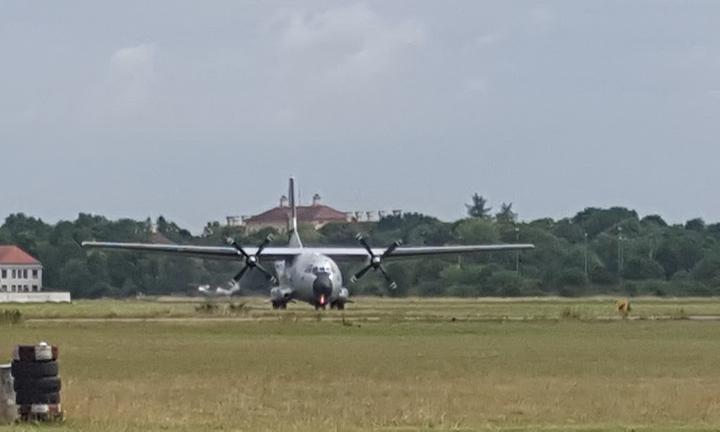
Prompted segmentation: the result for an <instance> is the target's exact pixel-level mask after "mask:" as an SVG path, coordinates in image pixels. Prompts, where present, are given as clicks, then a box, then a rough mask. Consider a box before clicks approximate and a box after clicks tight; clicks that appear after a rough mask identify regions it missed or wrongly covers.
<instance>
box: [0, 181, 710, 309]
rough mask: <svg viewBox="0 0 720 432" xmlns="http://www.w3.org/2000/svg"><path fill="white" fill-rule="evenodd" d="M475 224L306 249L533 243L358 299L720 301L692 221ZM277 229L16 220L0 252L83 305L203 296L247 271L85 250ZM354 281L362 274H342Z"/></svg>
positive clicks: (256, 285)
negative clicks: (23, 256)
mask: <svg viewBox="0 0 720 432" xmlns="http://www.w3.org/2000/svg"><path fill="white" fill-rule="evenodd" d="M466 206H467V213H468V217H467V218H464V219H461V220H458V221H455V222H443V221H440V220H438V219H437V218H434V217H432V216H428V215H423V214H419V213H406V214H403V215H392V216H387V217H384V218H382V219H381V220H380V221H378V222H362V223H340V224H328V225H326V226H324V227H323V228H321V229H320V230H317V231H316V230H315V229H313V228H312V227H310V226H303V225H301V226H300V231H301V236H302V238H303V241H304V242H305V243H306V244H308V245H338V246H355V245H357V241H356V240H355V236H356V234H357V233H359V232H360V233H363V234H364V235H365V236H366V237H367V238H368V239H369V240H370V242H371V243H372V245H373V246H374V247H382V246H386V245H389V244H390V243H392V242H393V241H395V240H401V241H402V242H403V244H405V245H417V246H423V245H428V246H430V245H436V246H439V245H452V244H459V245H461V244H477V243H513V242H521V243H533V244H535V246H536V248H535V249H534V250H530V251H523V252H521V253H515V252H494V253H485V254H473V255H465V256H462V257H433V258H423V259H413V260H407V261H392V262H388V264H387V266H386V268H387V270H388V272H389V273H390V274H391V276H392V277H393V278H394V279H395V280H396V282H397V284H398V289H396V290H392V291H391V290H388V289H387V287H386V283H385V281H384V279H382V278H381V277H379V276H375V275H368V276H366V277H365V278H363V279H361V281H360V282H359V283H357V284H356V285H352V286H350V290H351V293H353V294H355V295H360V294H362V295H391V296H405V295H418V296H467V297H477V296H529V295H532V296H543V295H562V296H580V295H593V294H616V293H617V294H623V295H656V296H710V295H720V224H719V223H715V224H706V223H705V222H704V221H703V220H702V219H692V220H689V221H687V222H686V223H684V224H668V223H666V222H665V221H664V220H663V218H662V217H660V216H658V215H650V216H645V217H642V218H640V217H639V216H638V214H637V212H635V211H634V210H630V209H627V208H623V207H612V208H587V209H585V210H583V211H581V212H579V213H577V214H576V215H574V216H572V217H568V218H563V219H560V220H554V219H551V218H544V219H537V220H533V221H529V222H523V221H519V220H518V217H517V214H516V213H515V212H514V211H513V209H512V204H502V205H501V206H500V208H499V209H498V210H497V211H496V212H495V213H493V212H492V209H491V208H490V207H488V205H487V201H486V200H485V198H483V197H482V196H480V195H478V194H475V195H474V196H473V197H472V201H471V203H469V204H467V205H466ZM267 234H273V235H274V237H275V241H274V243H275V244H277V245H282V244H284V242H285V239H284V236H283V235H281V234H279V233H277V232H274V230H272V229H269V228H268V229H263V230H260V231H257V232H248V231H246V230H245V229H244V228H243V227H229V226H226V225H223V224H220V223H219V222H210V223H208V224H207V225H206V227H205V229H204V230H203V233H202V234H200V235H197V236H196V235H193V234H192V233H190V231H188V230H186V229H183V228H181V227H179V226H178V225H177V224H175V223H174V222H172V221H168V220H166V219H165V218H164V217H159V218H158V219H157V220H155V221H150V220H144V221H136V220H130V219H120V220H109V219H107V218H105V217H102V216H97V215H91V214H84V213H81V214H79V215H78V217H77V218H76V219H75V220H74V221H61V222H58V223H56V224H48V223H45V222H43V221H42V220H41V219H38V218H35V217H31V216H27V215H24V214H22V213H18V214H11V215H10V216H8V217H7V218H6V219H5V221H4V223H3V225H2V226H1V227H0V244H16V245H18V246H20V247H22V248H23V249H25V250H26V251H28V252H29V253H30V254H32V255H33V256H35V257H37V258H38V259H39V260H40V261H41V262H42V263H43V265H44V268H45V272H44V285H45V286H46V287H48V288H50V289H59V290H69V291H70V292H71V293H72V294H73V296H74V297H80V298H83V297H86V298H95V297H103V296H109V297H126V296H133V295H137V294H148V295H154V294H183V293H194V292H195V291H196V290H195V288H196V287H197V286H198V285H200V284H211V285H223V284H225V283H227V281H228V280H229V279H230V278H231V277H232V275H233V274H234V273H236V272H237V271H238V269H239V267H240V266H241V263H240V262H227V261H212V260H199V259H191V258H180V257H171V256H165V255H153V254H141V253H135V252H105V251H99V250H93V251H86V250H83V249H81V248H80V247H79V245H78V242H81V241H83V240H98V241H130V242H151V241H158V236H161V238H162V239H168V240H170V241H172V242H175V243H182V244H196V245H222V244H225V239H226V238H227V237H233V238H235V239H237V240H238V241H239V242H240V243H242V244H249V245H254V244H258V243H260V242H261V241H262V239H264V238H265V236H266V235H267ZM339 264H340V266H341V268H342V270H343V272H344V275H345V278H346V280H348V279H349V277H350V275H351V274H352V272H354V271H357V270H358V269H359V268H360V267H361V264H360V263H354V264H353V263H342V262H341V263H339ZM242 287H243V290H244V291H246V292H257V293H267V290H268V288H269V287H268V286H267V283H266V281H265V280H264V278H262V277H261V276H260V275H257V274H253V273H251V274H250V275H249V276H246V277H245V278H244V279H243V281H242Z"/></svg>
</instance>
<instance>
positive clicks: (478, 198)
mask: <svg viewBox="0 0 720 432" xmlns="http://www.w3.org/2000/svg"><path fill="white" fill-rule="evenodd" d="M465 208H466V209H467V214H468V216H470V217H473V218H487V217H489V215H490V212H491V211H492V207H488V206H487V200H486V199H485V197H483V196H482V195H479V194H477V193H474V194H473V196H472V203H470V204H465Z"/></svg>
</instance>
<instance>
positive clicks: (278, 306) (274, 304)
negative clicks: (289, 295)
mask: <svg viewBox="0 0 720 432" xmlns="http://www.w3.org/2000/svg"><path fill="white" fill-rule="evenodd" d="M272 308H273V309H276V310H277V309H287V302H283V301H274V302H272Z"/></svg>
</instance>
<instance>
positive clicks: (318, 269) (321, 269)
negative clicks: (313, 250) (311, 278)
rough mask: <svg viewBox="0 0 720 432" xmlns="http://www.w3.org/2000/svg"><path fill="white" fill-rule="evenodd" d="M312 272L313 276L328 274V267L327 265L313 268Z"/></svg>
mask: <svg viewBox="0 0 720 432" xmlns="http://www.w3.org/2000/svg"><path fill="white" fill-rule="evenodd" d="M312 272H313V274H320V273H330V266H329V265H319V266H313V268H312Z"/></svg>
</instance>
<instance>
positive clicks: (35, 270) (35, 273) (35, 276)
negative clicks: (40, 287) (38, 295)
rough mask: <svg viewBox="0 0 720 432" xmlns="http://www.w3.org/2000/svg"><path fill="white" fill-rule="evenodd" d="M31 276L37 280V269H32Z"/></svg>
mask: <svg viewBox="0 0 720 432" xmlns="http://www.w3.org/2000/svg"><path fill="white" fill-rule="evenodd" d="M32 275H33V279H37V278H38V271H37V269H33V272H32Z"/></svg>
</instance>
